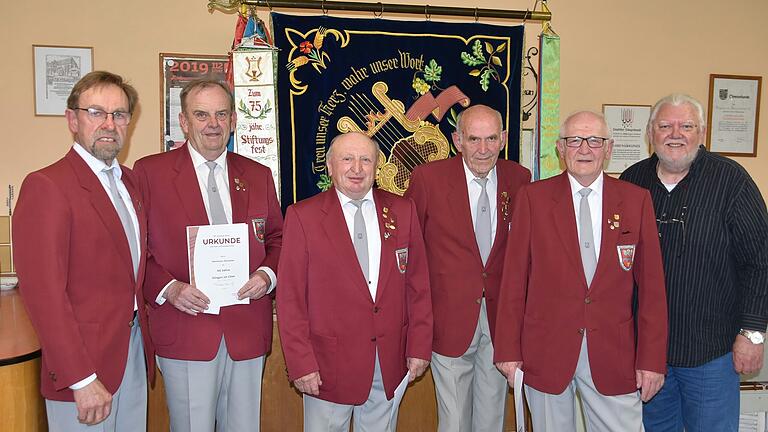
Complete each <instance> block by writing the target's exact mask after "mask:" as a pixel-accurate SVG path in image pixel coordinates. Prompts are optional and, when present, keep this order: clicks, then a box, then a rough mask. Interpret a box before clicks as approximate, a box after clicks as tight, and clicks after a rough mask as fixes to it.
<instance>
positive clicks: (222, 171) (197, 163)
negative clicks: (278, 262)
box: [155, 145, 277, 305]
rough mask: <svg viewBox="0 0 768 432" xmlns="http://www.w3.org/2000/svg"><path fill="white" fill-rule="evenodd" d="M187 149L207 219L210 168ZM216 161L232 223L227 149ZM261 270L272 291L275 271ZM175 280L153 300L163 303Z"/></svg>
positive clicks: (223, 200) (216, 174)
mask: <svg viewBox="0 0 768 432" xmlns="http://www.w3.org/2000/svg"><path fill="white" fill-rule="evenodd" d="M187 148H188V149H189V155H190V156H191V157H192V166H194V167H195V174H196V175H197V185H198V187H200V195H202V197H203V204H204V207H205V213H206V215H208V220H209V221H210V220H211V206H210V204H209V203H208V174H209V173H210V171H211V170H210V168H208V165H206V164H205V163H206V162H208V160H207V159H205V158H204V157H203V155H201V154H200V153H198V151H197V150H195V149H194V148H193V147H192V146H191V145H187ZM213 161H214V162H216V168H214V170H213V177H214V179H215V180H216V188H217V189H218V191H219V195H220V196H221V203H222V204H224V214H225V215H226V216H227V223H230V224H231V223H232V199H231V198H230V195H229V171H228V170H227V151H226V150H225V151H223V152H222V153H221V154H220V155H219V157H217V158H216V159H214V160H213ZM259 270H262V271H263V272H264V273H266V274H267V276H268V277H269V286H268V287H267V293H270V292H272V290H274V289H275V287H276V286H277V275H276V274H275V272H274V271H273V270H272V269H271V268H269V267H267V266H261V267H259V268H257V269H256V271H259ZM174 282H176V279H174V280H172V281H170V282H168V283H167V284H166V285H165V286H164V287H163V289H162V290H160V293H159V294H158V295H157V298H156V299H155V302H156V303H157V304H159V305H161V304H163V303H165V300H166V298H165V296H164V295H165V290H167V289H168V287H169V286H171V284H172V283H174Z"/></svg>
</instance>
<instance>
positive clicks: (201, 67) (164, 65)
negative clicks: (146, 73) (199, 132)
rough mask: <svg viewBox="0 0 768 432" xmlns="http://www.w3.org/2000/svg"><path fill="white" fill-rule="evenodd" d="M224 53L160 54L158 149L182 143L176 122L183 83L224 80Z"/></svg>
mask: <svg viewBox="0 0 768 432" xmlns="http://www.w3.org/2000/svg"><path fill="white" fill-rule="evenodd" d="M227 65H228V57H227V56H226V55H195V54H172V53H160V116H161V118H160V129H161V131H160V148H161V151H167V150H172V149H175V148H177V147H180V146H181V145H182V144H184V141H185V139H184V132H183V131H182V130H181V126H180V125H179V113H180V112H181V101H180V100H179V95H180V94H181V90H182V89H183V88H184V86H185V85H186V84H187V83H188V82H190V81H192V80H195V79H198V78H203V77H207V78H212V79H215V80H217V81H221V82H226V77H227Z"/></svg>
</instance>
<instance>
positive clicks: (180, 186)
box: [173, 143, 210, 225]
mask: <svg viewBox="0 0 768 432" xmlns="http://www.w3.org/2000/svg"><path fill="white" fill-rule="evenodd" d="M188 145H189V144H188V143H187V144H184V145H183V146H181V147H180V148H178V149H176V150H173V151H174V152H176V155H177V156H178V157H177V159H176V165H174V168H173V169H174V171H176V178H175V179H174V181H173V184H174V186H175V187H176V193H177V194H178V196H179V201H181V205H182V207H184V212H185V213H186V215H187V219H188V220H189V225H208V224H210V221H208V214H207V213H206V212H205V204H204V203H203V196H202V194H201V192H200V188H199V187H198V182H197V174H196V173H195V167H194V166H193V165H192V156H190V155H189V149H188V148H187V146H188Z"/></svg>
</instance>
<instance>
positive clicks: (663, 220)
mask: <svg viewBox="0 0 768 432" xmlns="http://www.w3.org/2000/svg"><path fill="white" fill-rule="evenodd" d="M678 187H682V188H683V194H684V195H683V197H682V198H683V199H682V206H681V207H680V215H679V216H678V217H670V216H668V215H667V213H662V215H661V217H660V218H658V217H657V218H656V224H657V228H658V230H659V239H661V231H662V227H670V228H671V227H675V226H679V227H680V228H682V230H683V233H682V234H683V241H682V244H681V245H680V249H678V253H677V256H678V257H680V256H681V255H682V254H683V253H684V252H685V246H686V245H685V243H686V241H685V240H686V238H685V221H686V219H687V215H688V186H687V185H685V186H678ZM667 234H669V235H672V233H671V232H667ZM670 239H671V238H670Z"/></svg>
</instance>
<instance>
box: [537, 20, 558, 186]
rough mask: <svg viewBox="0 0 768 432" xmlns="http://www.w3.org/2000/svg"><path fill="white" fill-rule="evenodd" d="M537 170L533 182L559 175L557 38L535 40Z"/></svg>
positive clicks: (548, 35) (545, 37) (549, 35)
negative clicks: (536, 49) (536, 43)
mask: <svg viewBox="0 0 768 432" xmlns="http://www.w3.org/2000/svg"><path fill="white" fill-rule="evenodd" d="M539 46H540V52H541V57H539V59H540V63H539V98H540V99H539V117H538V128H539V133H538V137H539V146H538V148H539V169H538V177H535V179H536V180H539V179H542V180H543V179H546V178H549V177H553V176H555V175H557V174H560V172H562V170H561V169H560V159H559V158H558V156H557V147H556V145H555V142H556V141H557V138H558V135H560V36H557V35H556V34H547V33H543V34H542V35H541V36H540V37H539Z"/></svg>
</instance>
